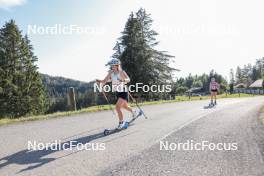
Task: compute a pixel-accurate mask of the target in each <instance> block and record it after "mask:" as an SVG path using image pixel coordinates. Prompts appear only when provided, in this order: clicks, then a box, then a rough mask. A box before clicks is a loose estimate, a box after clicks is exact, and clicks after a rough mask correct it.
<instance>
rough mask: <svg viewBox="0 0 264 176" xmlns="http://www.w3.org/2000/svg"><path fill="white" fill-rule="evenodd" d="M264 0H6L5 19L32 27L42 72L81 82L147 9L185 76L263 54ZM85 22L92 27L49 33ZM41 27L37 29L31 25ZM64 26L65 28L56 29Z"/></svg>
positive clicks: (0, 2) (99, 71)
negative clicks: (133, 18) (132, 18)
mask: <svg viewBox="0 0 264 176" xmlns="http://www.w3.org/2000/svg"><path fill="white" fill-rule="evenodd" d="M263 5H264V3H263V1H261V0H251V1H249V0H221V1H219V0H185V1H182V0H93V1H92V0H75V1H70V0H56V1H53V0H45V1H36V0H35V1H33V0H27V1H26V0H0V25H1V26H2V25H3V24H4V23H5V22H6V21H8V20H10V19H14V20H15V21H16V23H17V25H18V26H19V28H20V29H21V30H22V31H23V34H26V33H28V32H29V33H28V35H29V38H30V39H31V41H32V44H33V46H34V51H35V54H36V55H37V56H38V58H39V61H38V63H37V64H38V66H39V71H40V72H42V73H46V74H49V75H53V76H64V77H68V78H73V79H78V80H82V81H90V80H94V79H96V78H102V77H104V75H105V74H106V70H107V68H106V67H105V66H104V65H105V63H106V62H107V61H108V60H109V57H110V56H111V55H112V53H113V50H112V48H113V47H114V45H115V43H116V39H117V38H118V37H120V35H121V34H120V32H121V31H122V30H123V29H124V26H125V23H126V20H127V18H128V16H129V14H130V13H131V11H137V10H138V9H139V8H140V7H142V8H145V9H146V11H147V13H150V14H151V17H152V19H153V20H154V23H153V29H154V30H156V31H157V32H158V33H159V34H160V35H159V36H158V40H159V41H160V45H159V46H158V48H157V49H159V50H166V51H168V52H169V53H170V54H171V55H174V56H175V64H174V65H173V66H174V67H175V68H178V69H180V70H181V72H179V73H177V74H176V75H177V76H178V77H180V76H187V75H188V74H189V73H192V74H202V73H208V72H209V71H210V70H212V69H214V70H216V71H217V72H218V73H220V74H222V75H224V76H226V77H228V76H229V70H230V68H236V66H237V65H240V66H243V65H244V64H247V63H254V62H255V60H256V59H258V58H261V57H263V56H264V49H263V41H264V34H263V32H264V23H263V17H264V11H263ZM55 25H58V26H59V25H61V26H62V27H70V26H72V28H75V27H79V28H80V29H87V31H86V33H82V34H78V33H77V32H74V31H73V32H72V33H71V34H69V33H67V34H65V33H64V34H63V33H59V32H58V31H57V34H51V33H50V32H46V31H45V32H43V31H42V29H43V28H44V27H54V26H55ZM34 26H35V27H38V29H39V31H40V32H38V33H36V34H34V33H33V32H32V31H33V30H31V31H29V29H33V28H34ZM57 29H58V28H57Z"/></svg>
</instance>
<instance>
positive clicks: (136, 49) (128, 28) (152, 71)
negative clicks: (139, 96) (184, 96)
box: [113, 8, 176, 96]
mask: <svg viewBox="0 0 264 176" xmlns="http://www.w3.org/2000/svg"><path fill="white" fill-rule="evenodd" d="M152 23H153V20H152V19H151V17H150V14H147V13H146V11H145V10H144V9H142V8H141V9H139V11H138V12H137V13H135V14H134V13H133V12H132V13H131V14H130V16H129V18H128V20H127V22H126V25H125V29H124V31H123V32H122V36H121V37H120V38H119V39H118V44H117V45H116V47H115V48H114V50H115V53H114V55H113V57H115V58H119V59H120V60H121V63H122V67H123V68H124V69H125V70H126V72H127V73H128V75H129V76H130V78H131V84H135V83H143V84H165V83H167V82H171V81H172V74H173V71H175V70H176V69H174V68H172V67H170V66H169V64H170V62H171V60H172V58H174V56H171V55H169V54H167V52H165V51H158V50H156V49H155V47H156V46H157V45H158V43H159V42H157V40H156V36H157V35H158V33H157V32H155V31H154V30H152V28H151V27H152ZM148 96H150V94H149V95H148Z"/></svg>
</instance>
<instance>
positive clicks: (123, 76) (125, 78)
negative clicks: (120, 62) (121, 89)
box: [121, 71, 130, 84]
mask: <svg viewBox="0 0 264 176" xmlns="http://www.w3.org/2000/svg"><path fill="white" fill-rule="evenodd" d="M121 82H124V83H125V84H127V83H129V82H130V78H129V76H128V75H127V73H126V72H125V71H122V73H121Z"/></svg>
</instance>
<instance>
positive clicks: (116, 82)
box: [96, 58, 140, 129]
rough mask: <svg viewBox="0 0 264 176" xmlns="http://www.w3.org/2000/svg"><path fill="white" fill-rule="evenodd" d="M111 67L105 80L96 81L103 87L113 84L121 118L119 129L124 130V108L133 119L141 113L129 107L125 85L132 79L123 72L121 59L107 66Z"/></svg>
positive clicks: (114, 60)
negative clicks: (109, 83) (108, 83)
mask: <svg viewBox="0 0 264 176" xmlns="http://www.w3.org/2000/svg"><path fill="white" fill-rule="evenodd" d="M107 65H109V66H110V68H111V69H110V71H109V72H108V74H107V76H106V77H105V78H104V79H103V80H96V82H97V84H101V86H103V85H105V84H106V83H107V82H112V88H113V89H114V91H115V92H116V96H117V102H116V111H117V114H118V118H119V124H118V127H117V128H118V129H122V128H124V126H125V124H126V122H125V121H124V117H123V113H122V111H121V109H122V108H124V109H126V110H128V111H129V112H131V114H132V117H133V118H135V117H136V116H138V115H140V112H138V113H137V112H136V111H135V110H133V109H132V108H131V107H130V106H129V105H128V91H127V89H126V88H125V85H126V84H127V83H129V82H130V78H129V77H128V75H127V73H126V72H125V71H124V70H122V68H121V63H120V60H119V59H115V58H114V59H112V60H111V61H110V62H108V63H107V64H106V66H107Z"/></svg>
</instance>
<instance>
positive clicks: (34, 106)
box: [0, 20, 45, 117]
mask: <svg viewBox="0 0 264 176" xmlns="http://www.w3.org/2000/svg"><path fill="white" fill-rule="evenodd" d="M36 61H37V57H36V56H35V55H34V53H33V48H32V46H31V45H30V41H29V39H28V37H27V36H22V34H21V31H19V29H18V27H17V25H16V24H15V22H14V21H13V20H11V21H9V22H7V23H6V24H5V25H4V26H3V28H1V29H0V63H1V64H0V73H1V79H0V87H1V89H0V104H1V107H0V116H1V117H3V116H8V117H19V116H24V115H29V114H38V113H42V112H44V110H45V96H44V90H43V86H42V82H41V77H40V75H39V73H38V71H37V69H38V68H37V66H36V65H35V62H36Z"/></svg>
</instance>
